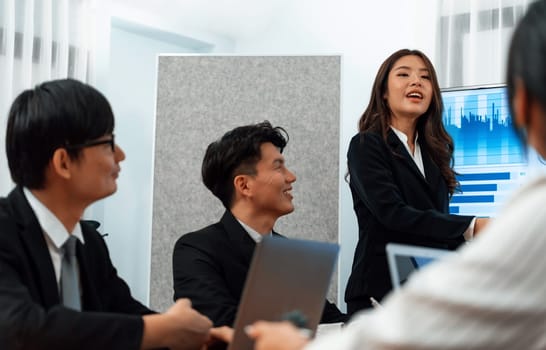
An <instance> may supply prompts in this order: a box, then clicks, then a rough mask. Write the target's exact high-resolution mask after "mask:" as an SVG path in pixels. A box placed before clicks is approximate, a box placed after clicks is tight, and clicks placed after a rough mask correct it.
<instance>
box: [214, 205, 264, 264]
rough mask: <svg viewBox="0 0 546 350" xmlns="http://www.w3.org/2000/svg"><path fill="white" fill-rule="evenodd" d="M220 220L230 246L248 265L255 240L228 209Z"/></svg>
mask: <svg viewBox="0 0 546 350" xmlns="http://www.w3.org/2000/svg"><path fill="white" fill-rule="evenodd" d="M220 222H221V223H222V225H223V226H224V229H225V230H226V233H227V236H228V239H229V240H230V242H232V243H233V244H232V246H233V249H234V251H235V252H237V253H238V255H239V257H240V258H241V259H242V261H243V262H244V263H245V264H246V265H248V266H250V261H251V260H252V255H253V254H254V249H255V248H256V242H254V240H253V239H252V238H251V237H250V236H249V235H248V233H247V232H246V230H245V229H244V228H243V226H241V224H240V223H239V221H237V219H236V218H235V217H234V216H233V214H231V212H230V211H229V210H226V211H225V213H224V215H223V216H222V219H220Z"/></svg>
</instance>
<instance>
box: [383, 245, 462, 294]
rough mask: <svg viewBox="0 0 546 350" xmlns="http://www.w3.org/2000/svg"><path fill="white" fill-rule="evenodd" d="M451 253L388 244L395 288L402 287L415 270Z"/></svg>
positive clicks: (391, 273) (390, 268)
mask: <svg viewBox="0 0 546 350" xmlns="http://www.w3.org/2000/svg"><path fill="white" fill-rule="evenodd" d="M451 253H452V251H450V250H443V249H434V248H427V247H419V246H412V245H405V244H396V243H389V244H387V261H388V264H389V272H390V275H391V281H392V285H393V288H394V289H398V288H400V286H401V285H402V284H404V283H405V282H406V280H407V279H408V278H409V277H410V275H411V274H412V273H413V272H415V271H416V270H418V269H420V268H422V267H424V266H426V265H428V264H430V263H431V262H433V261H435V260H437V259H439V258H440V257H442V256H445V255H446V254H451Z"/></svg>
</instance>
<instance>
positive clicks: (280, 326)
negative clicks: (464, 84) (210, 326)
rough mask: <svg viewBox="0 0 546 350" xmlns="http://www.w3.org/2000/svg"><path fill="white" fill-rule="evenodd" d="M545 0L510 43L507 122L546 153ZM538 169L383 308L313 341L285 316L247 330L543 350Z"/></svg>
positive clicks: (328, 341) (261, 340) (544, 267)
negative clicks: (469, 237) (471, 237)
mask: <svg viewBox="0 0 546 350" xmlns="http://www.w3.org/2000/svg"><path fill="white" fill-rule="evenodd" d="M545 19H546V0H540V1H536V2H534V3H532V4H530V5H529V8H528V11H527V13H526V14H525V15H524V17H523V18H522V20H521V22H520V23H519V24H518V25H517V27H516V29H515V32H514V34H513V38H512V41H511V46H510V50H509V57H508V65H507V84H508V91H509V103H510V106H511V108H512V110H513V118H514V124H515V126H516V128H517V130H518V131H519V132H520V135H521V137H522V138H523V139H524V140H526V142H527V143H528V145H529V146H531V147H533V148H535V149H536V150H537V152H538V153H539V154H540V155H541V156H542V157H546V65H545V64H544V62H546V20H545ZM544 198H546V175H541V176H540V177H538V178H536V179H532V180H530V181H529V183H528V184H526V185H525V186H523V187H522V188H520V189H518V190H517V192H516V193H515V194H514V195H513V198H512V200H511V201H509V202H508V203H509V204H508V205H507V206H506V207H505V208H504V209H503V210H502V211H501V212H500V214H499V216H498V217H496V218H495V219H493V220H491V221H490V222H489V224H488V225H487V226H486V227H485V228H484V232H483V233H482V234H480V235H479V236H478V237H477V238H476V240H475V241H474V242H473V243H472V244H469V245H466V246H465V247H464V248H462V249H461V250H460V252H459V254H456V255H450V256H449V257H447V258H446V259H443V260H441V261H439V262H437V263H434V264H431V265H429V266H427V267H426V268H424V269H422V270H420V271H419V272H417V273H416V274H414V275H413V276H412V277H410V280H409V281H408V283H407V284H406V285H404V286H403V287H402V288H401V289H400V290H399V291H397V292H394V293H392V294H390V295H389V296H388V297H387V298H386V300H385V301H384V303H382V305H383V307H381V308H378V309H376V310H374V311H368V312H362V313H360V314H358V315H356V316H355V317H354V318H353V321H352V322H351V323H350V324H349V325H348V326H346V327H345V328H344V329H343V330H342V331H341V332H339V333H337V334H331V335H325V336H324V337H322V338H318V339H316V340H314V341H310V342H309V341H305V340H302V337H301V334H300V333H299V332H298V331H297V330H296V329H295V328H294V327H292V326H290V325H288V324H284V323H264V322H260V323H257V324H255V325H254V327H251V328H250V329H249V333H250V334H251V336H253V337H254V338H256V339H257V343H256V348H259V349H261V350H268V349H301V348H304V347H305V349H308V350H318V349H496V350H499V349H502V350H513V349H544V348H545V347H546V332H545V331H544V320H546V284H545V283H544V276H545V275H546V259H544V252H545V251H546V235H545V234H544V233H545V229H544V228H545V227H546V206H545V205H544Z"/></svg>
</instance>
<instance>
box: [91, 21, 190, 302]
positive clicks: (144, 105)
mask: <svg viewBox="0 0 546 350" xmlns="http://www.w3.org/2000/svg"><path fill="white" fill-rule="evenodd" d="M135 28H136V27H135ZM145 32H146V30H144V29H143V30H140V31H139V30H136V29H133V30H131V29H128V28H127V27H126V26H125V25H124V26H122V27H120V26H116V25H115V23H114V25H113V26H112V28H111V36H110V43H111V46H110V65H109V74H108V84H107V85H106V86H105V87H104V93H105V95H106V96H107V97H108V99H109V101H110V103H111V105H112V108H113V110H114V115H115V117H116V128H115V134H116V142H117V143H118V144H119V145H120V147H122V149H123V150H124V151H125V153H126V156H127V158H126V160H125V161H124V162H122V163H121V169H122V170H121V173H120V177H119V179H118V191H117V193H116V194H115V195H113V196H111V197H109V198H107V199H105V200H104V201H103V202H102V203H99V204H98V207H99V210H100V206H101V205H102V208H103V213H102V227H101V232H103V233H108V236H106V238H105V239H106V242H107V244H108V247H109V249H110V254H111V257H112V260H113V262H114V266H116V268H117V269H118V272H119V274H120V275H121V276H122V277H123V278H124V279H125V280H126V281H127V283H128V284H129V286H130V287H131V291H132V292H133V295H134V296H135V297H136V298H137V299H138V300H140V301H142V302H144V303H146V304H148V303H149V285H150V265H151V263H150V256H151V255H150V254H151V234H152V185H153V152H154V137H155V134H154V130H155V100H156V93H155V91H156V84H157V55H158V54H159V53H163V52H172V53H183V52H196V51H195V49H193V48H188V47H185V46H183V45H182V44H181V45H176V44H173V43H171V42H167V41H166V40H165V38H163V37H160V38H154V37H153V35H152V36H147V35H145ZM151 34H154V33H151ZM155 34H156V33H155ZM97 218H98V219H100V214H99V215H98V216H97Z"/></svg>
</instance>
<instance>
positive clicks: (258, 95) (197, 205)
mask: <svg viewBox="0 0 546 350" xmlns="http://www.w3.org/2000/svg"><path fill="white" fill-rule="evenodd" d="M340 69H341V58H340V56H224V55H222V56H212V55H205V56H201V55H199V56H197V55H187V56H186V55H184V56H179V55H177V56H173V55H162V56H160V57H159V60H158V86H157V107H156V130H155V150H154V191H153V221H152V259H151V276H150V281H151V282H150V283H151V285H150V303H151V307H152V308H154V309H156V310H165V309H167V308H168V306H169V305H171V304H172V302H173V287H172V285H173V282H172V251H173V247H174V243H175V242H176V240H177V239H178V237H180V236H181V235H183V234H185V233H188V232H192V231H195V230H198V229H200V228H202V227H204V226H207V225H209V224H212V223H215V222H217V221H218V220H219V219H220V217H221V215H222V213H223V212H224V208H223V206H222V204H221V202H220V201H219V200H218V199H217V198H216V197H214V196H213V195H212V193H210V192H209V191H208V190H207V189H206V187H205V186H204V185H203V183H202V182H201V162H202V159H203V155H204V153H205V150H206V148H207V146H208V144H209V143H211V142H212V141H214V140H216V139H218V138H220V137H221V136H222V135H223V134H224V133H225V132H226V131H228V130H230V129H232V128H234V127H237V126H240V125H245V124H249V123H257V122H261V121H264V120H269V121H270V122H271V123H272V124H273V125H274V126H282V127H283V128H285V129H286V130H287V132H288V134H289V136H290V140H289V142H288V145H287V147H286V149H285V150H284V153H283V154H284V156H285V159H286V165H287V167H288V168H289V169H290V170H292V171H293V172H294V173H295V174H296V176H297V181H296V182H295V183H294V185H293V195H294V205H295V211H294V212H293V213H291V214H289V215H286V216H284V217H282V218H280V219H279V220H278V221H277V224H276V225H275V230H276V231H277V232H279V233H281V234H283V235H285V236H287V237H294V238H307V239H316V240H319V241H329V242H336V243H337V242H338V201H339V195H338V188H339V187H338V181H339V180H338V178H339V132H340V131H339V123H340V74H341V72H340ZM336 292H337V274H336V275H335V276H334V278H333V282H332V287H331V289H330V292H329V296H330V297H329V298H330V299H332V300H334V301H335V299H334V297H335V295H336Z"/></svg>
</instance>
